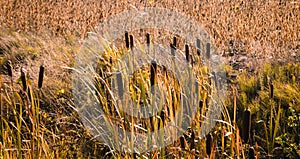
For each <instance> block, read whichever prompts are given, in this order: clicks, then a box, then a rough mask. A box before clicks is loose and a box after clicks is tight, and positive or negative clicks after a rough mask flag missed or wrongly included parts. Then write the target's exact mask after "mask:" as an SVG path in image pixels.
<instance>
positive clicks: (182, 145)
mask: <svg viewBox="0 0 300 159" xmlns="http://www.w3.org/2000/svg"><path fill="white" fill-rule="evenodd" d="M179 139H180V147H181V149H185V142H184V136H180V138H179Z"/></svg>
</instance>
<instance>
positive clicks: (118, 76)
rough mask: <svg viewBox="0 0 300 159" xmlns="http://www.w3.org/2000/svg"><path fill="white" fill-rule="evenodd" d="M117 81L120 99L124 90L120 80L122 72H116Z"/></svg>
mask: <svg viewBox="0 0 300 159" xmlns="http://www.w3.org/2000/svg"><path fill="white" fill-rule="evenodd" d="M117 83H118V93H119V97H120V99H122V98H123V93H124V90H123V80H122V74H121V72H118V73H117Z"/></svg>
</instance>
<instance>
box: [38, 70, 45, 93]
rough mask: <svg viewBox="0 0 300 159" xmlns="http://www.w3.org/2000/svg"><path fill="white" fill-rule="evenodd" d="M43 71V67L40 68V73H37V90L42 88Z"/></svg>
mask: <svg viewBox="0 0 300 159" xmlns="http://www.w3.org/2000/svg"><path fill="white" fill-rule="evenodd" d="M44 71H45V68H44V66H43V65H41V66H40V73H39V81H38V88H39V89H40V88H42V86H43V79H44Z"/></svg>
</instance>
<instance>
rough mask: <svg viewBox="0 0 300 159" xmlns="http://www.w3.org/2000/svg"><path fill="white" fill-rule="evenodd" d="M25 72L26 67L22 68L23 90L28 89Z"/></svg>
mask: <svg viewBox="0 0 300 159" xmlns="http://www.w3.org/2000/svg"><path fill="white" fill-rule="evenodd" d="M25 72H26V70H25V69H24V68H21V81H22V85H23V91H26V89H27V83H26V75H25Z"/></svg>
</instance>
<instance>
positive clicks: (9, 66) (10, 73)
mask: <svg viewBox="0 0 300 159" xmlns="http://www.w3.org/2000/svg"><path fill="white" fill-rule="evenodd" d="M7 73H8V76H10V77H12V66H11V61H10V60H8V61H7Z"/></svg>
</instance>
